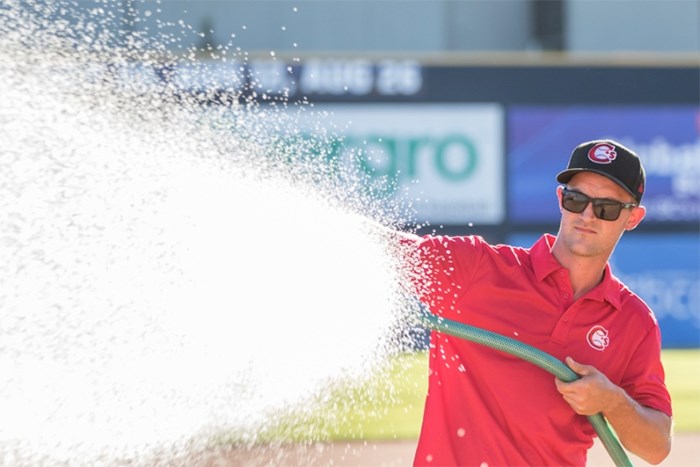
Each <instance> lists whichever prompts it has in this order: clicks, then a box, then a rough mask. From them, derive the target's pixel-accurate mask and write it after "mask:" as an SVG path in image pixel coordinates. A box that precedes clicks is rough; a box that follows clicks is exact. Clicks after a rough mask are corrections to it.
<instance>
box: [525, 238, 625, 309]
mask: <svg viewBox="0 0 700 467" xmlns="http://www.w3.org/2000/svg"><path fill="white" fill-rule="evenodd" d="M554 240H556V237H555V236H554V235H551V234H544V235H542V237H540V239H539V240H537V242H535V244H534V245H532V248H531V249H530V258H531V260H532V269H533V271H534V273H535V277H536V278H537V280H538V281H540V282H541V281H543V280H544V279H545V278H547V277H548V276H549V275H550V274H552V273H554V272H556V271H559V270H563V269H564V267H563V266H562V265H561V264H559V261H557V259H556V258H555V257H554V255H553V254H552V245H554ZM567 276H568V274H567ZM621 289H622V286H621V284H620V281H619V280H618V279H617V278H616V277H615V276H613V274H612V271H611V270H610V263H606V264H605V271H604V273H603V280H602V281H601V282H600V284H598V285H596V286H595V287H594V288H593V289H592V290H590V291H589V292H588V293H587V294H586V295H585V298H586V299H591V300H597V301H600V302H602V301H606V302H608V303H610V304H611V305H612V306H613V307H615V309H617V310H619V309H620V306H621V299H620V291H621Z"/></svg>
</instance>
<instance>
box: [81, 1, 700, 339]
mask: <svg viewBox="0 0 700 467" xmlns="http://www.w3.org/2000/svg"><path fill="white" fill-rule="evenodd" d="M78 5H79V8H85V9H91V8H95V7H96V6H100V7H101V8H107V9H111V10H112V11H111V14H113V15H114V16H115V17H117V18H121V19H122V21H115V22H114V23H112V24H113V26H112V27H114V28H117V29H121V30H116V31H112V33H114V37H117V38H119V37H124V38H125V40H127V39H126V38H128V37H133V33H134V32H137V33H139V34H141V35H142V36H143V37H148V36H151V37H156V36H158V35H160V34H175V35H177V36H178V37H180V40H178V41H177V42H175V41H173V42H172V50H171V51H170V52H174V53H183V54H185V53H193V52H192V51H193V50H194V51H195V55H196V65H193V66H201V67H204V68H206V69H207V70H208V73H207V74H206V76H207V77H208V78H207V79H208V80H213V81H214V82H219V83H220V84H221V87H222V89H223V88H228V89H231V88H235V89H236V90H237V92H239V93H240V94H241V95H243V96H247V97H248V98H249V99H254V100H257V101H259V102H261V103H264V102H265V101H275V102H279V99H283V100H284V102H286V103H294V102H304V103H309V104H312V105H313V107H314V108H315V109H316V110H323V111H326V110H327V111H328V112H330V113H329V115H328V117H327V122H328V124H329V125H334V126H335V127H342V128H343V129H344V130H343V140H342V141H343V143H342V144H341V145H336V144H331V145H330V147H329V148H327V150H326V151H325V154H326V155H329V157H333V158H337V159H339V160H343V159H347V161H346V162H347V163H349V164H355V165H356V166H357V169H358V170H360V171H362V172H363V173H365V174H366V175H368V177H369V181H368V183H369V184H370V185H372V186H371V190H372V193H373V194H374V195H375V196H377V198H378V202H379V201H381V198H385V199H389V198H391V199H395V198H397V197H403V198H402V199H405V200H406V203H407V204H409V205H410V206H411V209H412V212H413V214H412V216H411V222H407V224H411V225H419V226H420V227H419V230H420V231H422V232H433V231H434V232H438V233H448V234H472V233H474V234H479V235H483V236H484V237H486V238H487V239H488V240H490V241H491V242H508V243H514V244H518V245H524V246H529V245H531V244H532V243H533V242H534V241H535V240H536V239H537V238H538V236H539V235H540V234H541V233H542V232H551V233H556V230H557V227H558V217H559V212H558V206H557V204H556V200H555V188H556V181H555V175H556V173H557V172H558V171H560V170H561V169H562V168H563V167H564V166H565V165H566V163H567V160H568V157H569V154H570V153H571V150H572V149H573V148H574V146H576V145H577V144H578V143H580V142H583V141H586V140H589V139H597V138H614V139H616V140H618V141H619V142H621V143H623V144H626V145H628V146H629V147H631V148H632V149H634V150H636V151H637V152H638V153H639V154H640V155H641V157H642V160H643V162H644V164H645V167H646V171H647V178H648V179H647V192H646V194H645V197H644V204H645V205H646V206H647V208H648V214H647V219H646V220H645V222H644V223H643V224H642V225H641V226H640V227H639V228H638V229H637V230H636V231H635V232H633V233H629V234H627V235H626V236H625V237H624V238H623V240H622V241H621V243H620V245H619V247H618V249H617V251H616V254H615V256H614V257H613V259H612V263H613V271H614V272H615V273H616V275H618V276H619V277H620V278H621V279H622V280H623V281H625V282H626V283H627V284H628V285H629V286H630V287H631V288H632V289H633V290H635V291H637V292H638V294H639V295H640V296H642V298H643V299H644V300H645V301H647V302H648V303H649V304H650V305H651V307H652V308H653V309H654V311H655V313H656V315H657V317H658V318H659V321H660V323H661V327H662V332H663V339H664V341H663V344H664V347H666V348H678V347H684V348H688V347H691V348H695V347H699V346H700V240H699V232H700V136H699V135H700V1H697V0H627V1H626V0H606V1H603V0H600V1H599V0H547V1H541V0H499V1H492V0H484V1H481V0H468V1H439V0H436V1H398V0H397V1H389V0H386V1H343V0H325V1H321V0H319V1H304V0H296V1H285V0H277V1H265V0H255V1H237V0H229V1H206V0H196V1H194V0H192V1H178V0H161V1H148V0H146V1H134V0H123V2H121V3H120V2H114V3H111V4H105V5H100V2H94V1H81V2H78ZM183 25H186V27H183ZM108 27H109V26H108ZM183 31H184V32H183ZM166 47H167V44H166ZM166 71H167V72H166ZM241 71H244V73H241ZM142 73H143V76H142V77H143V79H147V80H164V79H167V80H172V81H173V83H175V84H176V85H177V86H180V87H181V88H182V89H183V90H188V91H193V90H197V89H198V88H201V87H204V86H205V85H208V84H210V83H202V82H200V81H201V76H202V74H197V73H187V72H186V70H183V69H178V68H177V67H175V68H174V69H173V68H168V66H167V64H164V65H163V68H162V69H157V67H155V68H153V67H150V68H147V69H144V70H142ZM234 76H235V77H236V78H234ZM241 76H243V77H244V78H243V79H241V78H240V77H241ZM301 125H302V126H303V125H304V124H303V120H302V122H301ZM308 131H312V129H311V128H309V129H308ZM352 149H354V150H356V152H355V153H354V154H356V155H357V157H348V156H347V154H349V153H351V152H352V151H350V150H352Z"/></svg>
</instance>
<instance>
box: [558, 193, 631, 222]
mask: <svg viewBox="0 0 700 467" xmlns="http://www.w3.org/2000/svg"><path fill="white" fill-rule="evenodd" d="M588 203H593V214H595V216H596V217H597V218H598V219H603V220H604V221H615V220H617V218H618V217H620V212H622V209H623V208H634V207H637V204H635V203H621V202H619V201H615V200H614V199H608V198H591V197H590V196H587V195H584V194H583V193H580V192H578V191H572V190H569V189H568V188H563V189H562V192H561V207H563V208H564V209H566V210H567V211H569V212H575V213H581V212H583V211H584V210H585V209H586V206H588Z"/></svg>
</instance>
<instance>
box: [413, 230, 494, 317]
mask: <svg viewBox="0 0 700 467" xmlns="http://www.w3.org/2000/svg"><path fill="white" fill-rule="evenodd" d="M484 245H486V242H485V240H484V239H483V238H481V237H479V236H464V237H446V236H425V237H421V238H420V239H418V241H417V242H416V243H415V245H414V247H415V248H414V250H413V254H414V256H413V258H412V268H411V274H410V275H411V282H412V284H413V287H414V291H415V293H416V294H417V295H418V298H419V299H420V300H421V302H423V303H424V304H425V305H427V306H428V307H429V308H430V311H431V312H433V313H435V314H437V315H440V316H444V317H446V318H453V319H454V318H456V311H455V306H456V302H457V301H458V299H459V298H460V297H461V296H462V295H463V294H464V292H465V291H466V289H467V288H468V286H469V282H470V279H471V278H472V277H473V276H474V271H476V269H477V267H478V263H479V260H480V258H481V257H482V255H483V249H484Z"/></svg>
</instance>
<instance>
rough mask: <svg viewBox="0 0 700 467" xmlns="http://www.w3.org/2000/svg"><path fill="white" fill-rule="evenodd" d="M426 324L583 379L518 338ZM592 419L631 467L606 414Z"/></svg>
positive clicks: (617, 457)
mask: <svg viewBox="0 0 700 467" xmlns="http://www.w3.org/2000/svg"><path fill="white" fill-rule="evenodd" d="M421 321H422V323H423V324H424V325H425V326H426V327H428V328H430V329H432V330H434V331H438V332H442V333H445V334H449V335H451V336H454V337H459V338H462V339H466V340H468V341H470V342H474V343H477V344H481V345H484V346H486V347H490V348H492V349H496V350H500V351H502V352H506V353H508V354H511V355H514V356H516V357H519V358H522V359H523V360H525V361H527V362H530V363H532V364H534V365H536V366H538V367H540V368H542V369H543V370H546V371H548V372H550V373H551V374H553V375H554V376H556V377H557V378H559V379H560V380H562V381H564V382H567V383H569V382H571V381H575V380H577V379H579V376H578V375H577V374H576V373H574V372H573V371H572V370H571V369H570V368H569V367H568V366H566V365H565V364H564V363H563V362H561V361H560V360H558V359H556V358H554V357H553V356H551V355H549V354H548V353H546V352H542V351H541V350H539V349H536V348H535V347H532V346H530V345H527V344H524V343H522V342H520V341H517V340H515V339H511V338H509V337H505V336H502V335H500V334H496V333H494V332H491V331H487V330H485V329H480V328H477V327H474V326H469V325H467V324H463V323H459V322H457V321H452V320H449V319H447V318H442V317H438V316H435V315H433V314H431V313H424V314H423V315H422V316H421ZM588 420H589V421H590V422H591V425H593V428H594V429H595V431H596V433H598V437H599V438H600V440H601V441H602V443H603V446H605V449H606V450H607V451H608V454H610V457H611V458H612V460H613V462H615V465H616V466H618V467H631V466H632V462H630V460H629V458H628V457H627V454H626V453H625V451H624V450H623V449H622V446H620V443H619V441H618V440H617V438H616V437H615V435H614V434H613V432H612V431H611V429H610V427H609V426H608V423H607V421H606V420H605V418H604V417H603V415H602V414H600V413H598V414H595V415H590V416H588Z"/></svg>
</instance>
